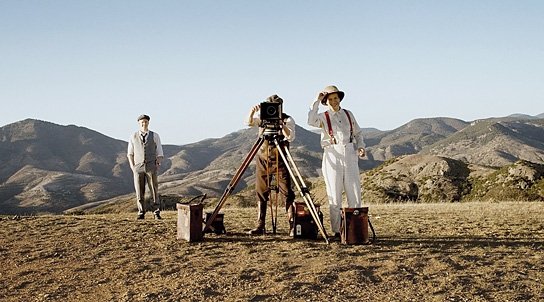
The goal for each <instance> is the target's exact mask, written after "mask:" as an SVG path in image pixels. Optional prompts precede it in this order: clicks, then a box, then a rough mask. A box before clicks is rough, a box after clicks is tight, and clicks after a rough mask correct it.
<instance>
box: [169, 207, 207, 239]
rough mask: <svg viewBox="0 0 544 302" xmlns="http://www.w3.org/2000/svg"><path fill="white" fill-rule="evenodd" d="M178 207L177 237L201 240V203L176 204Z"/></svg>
mask: <svg viewBox="0 0 544 302" xmlns="http://www.w3.org/2000/svg"><path fill="white" fill-rule="evenodd" d="M176 208H177V209H178V222H177V227H178V229H177V239H185V240H187V241H189V242H195V241H201V240H202V238H203V237H204V236H203V234H202V228H203V224H202V223H203V219H202V211H203V209H204V205H202V204H193V205H191V204H180V203H178V204H176Z"/></svg>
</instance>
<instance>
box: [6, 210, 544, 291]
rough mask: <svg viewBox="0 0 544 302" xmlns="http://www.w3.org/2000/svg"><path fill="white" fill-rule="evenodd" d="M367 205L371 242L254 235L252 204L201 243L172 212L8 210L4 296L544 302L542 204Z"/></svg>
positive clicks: (230, 214)
mask: <svg viewBox="0 0 544 302" xmlns="http://www.w3.org/2000/svg"><path fill="white" fill-rule="evenodd" d="M369 207H370V215H371V216H370V219H371V222H372V224H373V225H374V228H375V230H376V233H377V241H376V242H375V244H374V245H370V246H368V245H357V246H353V245H352V246H345V245H342V244H340V242H339V241H332V242H331V243H330V244H328V245H327V244H326V243H325V241H324V240H322V239H318V240H300V239H292V238H290V237H288V236H287V234H286V232H287V229H286V226H287V222H286V220H285V215H279V229H278V234H276V235H273V234H267V235H265V236H258V237H250V236H249V235H246V231H247V230H248V229H250V228H251V227H252V226H253V223H254V220H255V215H256V214H255V209H253V208H243V209H234V208H224V209H223V210H222V212H223V213H225V226H226V229H227V234H226V235H215V234H206V235H205V237H204V240H203V241H201V242H194V243H189V242H186V241H184V240H176V217H177V212H175V211H165V212H163V218H164V219H163V220H161V221H155V220H152V219H151V215H148V216H149V217H146V220H143V221H137V220H135V219H134V218H135V213H129V214H127V213H125V214H104V215H81V216H34V217H12V216H3V217H0V219H1V221H0V243H1V244H0V263H1V268H0V284H1V286H0V300H1V301H204V300H208V301H287V300H289V301H543V300H544V270H543V267H544V245H543V244H544V219H543V218H542V217H543V216H544V203H537V202H498V203H449V204H385V205H384V204H380V205H369ZM209 210H211V209H209ZM323 211H324V213H325V226H326V229H327V231H329V222H328V209H326V208H324V209H323ZM282 214H283V213H282Z"/></svg>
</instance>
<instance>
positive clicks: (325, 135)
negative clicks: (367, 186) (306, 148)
mask: <svg viewBox="0 0 544 302" xmlns="http://www.w3.org/2000/svg"><path fill="white" fill-rule="evenodd" d="M343 99H344V92H343V91H340V90H338V88H337V87H336V86H327V87H325V89H323V91H321V92H319V94H318V95H317V98H316V100H315V101H314V102H313V104H312V106H311V107H310V111H309V112H308V125H310V126H314V127H318V128H321V147H322V148H323V161H322V166H321V169H322V172H323V177H324V179H325V185H326V188H327V196H328V199H329V208H330V220H331V228H332V231H333V232H334V234H335V237H340V222H341V212H340V211H341V209H342V191H345V193H346V197H347V203H348V207H350V208H358V207H361V206H362V202H361V180H360V178H359V165H358V156H360V157H364V156H365V149H364V148H365V142H364V140H363V132H362V130H361V128H360V127H359V125H358V124H357V121H356V120H355V116H353V113H351V111H349V110H346V109H343V108H340V102H341V101H342V100H343ZM320 103H321V104H322V105H325V106H327V107H328V109H327V110H326V111H325V112H322V113H318V111H319V104H320Z"/></svg>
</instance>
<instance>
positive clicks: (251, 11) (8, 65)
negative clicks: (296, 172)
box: [0, 0, 544, 145]
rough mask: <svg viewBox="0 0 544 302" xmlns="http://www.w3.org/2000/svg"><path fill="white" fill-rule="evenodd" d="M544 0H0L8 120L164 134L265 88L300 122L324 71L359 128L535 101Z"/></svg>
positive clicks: (246, 102)
mask: <svg viewBox="0 0 544 302" xmlns="http://www.w3.org/2000/svg"><path fill="white" fill-rule="evenodd" d="M543 33H544V1H539V0H535V1H526V0H515V1H514V0H511V1H499V0H491V1H476V0H474V1H472V0H471V1H468V0H467V1H463V0H461V1H457V0H456V1H453V0H452V1H417V0H415V1H366V0H360V1H310V0H308V1H256V0H246V1H241V0H238V1H237V0H233V1H206V0H203V1H135V0H131V1H110V0H108V1H101V0H93V1H77V0H69V1H56V0H50V1H42V0H40V1H25V0H2V1H0V100H1V102H2V117H3V121H2V122H1V123H0V126H4V125H7V124H10V123H13V122H16V121H20V120H23V119H26V118H34V119H39V120H45V121H49V122H53V123H56V124H60V125H68V124H74V125H78V126H83V127H87V128H90V129H92V130H96V131H99V132H101V133H103V134H105V135H107V136H110V137H113V138H117V139H122V140H127V139H128V137H129V135H130V134H131V133H132V132H134V131H136V130H137V129H138V125H137V123H136V118H137V116H138V115H139V114H141V113H146V114H148V115H150V116H151V123H150V129H152V130H155V131H157V132H158V133H159V134H160V135H161V138H162V140H163V143H166V144H176V145H182V144H186V143H191V142H196V141H200V140H203V139H206V138H216V137H222V136H224V135H226V134H228V133H231V132H234V131H238V130H240V129H243V128H245V126H244V125H243V119H244V117H245V115H246V114H247V113H248V111H249V109H250V107H251V106H253V105H256V104H258V103H260V102H261V101H263V100H264V99H265V98H266V97H267V96H269V95H271V94H278V95H280V96H281V97H283V98H284V100H285V105H284V111H285V112H286V113H289V114H290V115H292V116H293V117H294V118H295V120H296V122H297V124H299V125H300V126H302V127H305V128H307V129H311V128H310V127H309V126H307V124H306V117H307V110H308V107H309V106H310V104H311V103H312V101H313V99H314V98H315V96H316V95H317V94H318V92H319V91H320V90H322V89H323V88H324V87H325V86H327V85H331V84H334V85H337V86H338V87H339V88H340V89H341V90H343V91H345V93H346V97H345V99H344V101H343V102H342V105H343V107H345V108H347V109H350V110H352V111H353V112H354V114H355V116H356V118H357V120H358V122H359V124H360V125H361V127H374V128H378V129H381V130H391V129H394V128H397V127H399V126H401V125H403V124H405V123H407V122H409V121H411V120H413V119H416V118H424V117H453V118H459V119H462V120H465V121H472V120H475V119H480V118H488V117H498V116H506V115H510V114H513V113H523V114H529V115H537V114H540V113H543V112H544V107H543V105H542V104H544V34H543Z"/></svg>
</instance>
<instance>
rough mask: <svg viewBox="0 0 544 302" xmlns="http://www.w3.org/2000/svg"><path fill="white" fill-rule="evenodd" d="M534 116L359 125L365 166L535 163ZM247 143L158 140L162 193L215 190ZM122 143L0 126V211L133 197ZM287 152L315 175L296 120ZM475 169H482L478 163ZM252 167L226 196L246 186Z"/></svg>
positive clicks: (314, 156)
mask: <svg viewBox="0 0 544 302" xmlns="http://www.w3.org/2000/svg"><path fill="white" fill-rule="evenodd" d="M542 137H544V120H543V119H538V118H535V117H532V118H525V117H513V116H510V117H505V118H490V119H484V120H479V121H475V122H472V123H469V122H465V121H462V120H459V119H453V118H425V119H416V120H413V121H410V122H409V123H407V124H405V125H403V126H401V127H399V128H397V129H394V130H390V131H378V130H376V129H373V130H372V131H365V140H366V144H367V154H368V157H367V158H366V159H364V160H361V161H360V162H359V164H360V167H361V169H362V170H363V171H370V170H372V169H375V168H377V167H378V166H380V165H382V164H384V163H386V162H388V161H391V160H393V159H395V158H398V157H399V156H405V155H410V154H421V155H426V156H435V157H440V158H451V159H453V160H456V161H459V162H462V163H465V164H467V165H468V166H469V167H470V168H471V169H479V170H482V169H483V168H481V169H480V168H474V167H484V168H485V167H488V168H490V169H491V170H489V171H490V172H491V171H495V170H497V169H498V168H500V167H504V166H507V165H510V164H513V163H515V162H517V161H518V160H525V161H528V162H532V163H536V164H544V144H543V142H542ZM256 140H257V133H256V130H255V129H242V130H239V131H236V132H233V133H230V134H228V135H226V136H224V137H222V138H217V139H204V140H202V141H199V142H196V143H193V144H188V145H182V146H176V145H165V146H163V147H164V151H165V160H164V161H163V165H162V166H161V172H160V175H159V177H160V192H161V194H164V195H173V196H195V195H198V194H202V193H206V194H208V195H209V196H211V197H218V196H220V195H221V194H222V193H223V191H224V190H225V188H226V186H227V184H228V183H229V182H230V180H231V179H232V177H233V175H234V173H235V172H236V170H237V169H238V167H239V166H240V164H241V163H242V161H243V160H244V158H245V157H246V156H247V154H248V152H249V150H250V149H251V147H252V146H253V145H254V143H255V142H256ZM126 145H127V142H125V141H121V140H116V139H112V138H110V137H108V136H106V135H103V134H101V133H98V132H96V131H93V130H90V129H87V128H83V127H78V126H74V125H68V126H62V125H57V124H54V123H50V122H45V121H39V120H34V119H27V120H23V121H20V122H17V123H13V124H9V125H6V126H3V127H1V128H0V159H1V163H0V214H40V213H61V212H63V211H64V210H67V209H71V208H75V207H78V206H84V205H89V204H95V205H100V204H101V202H104V201H107V200H112V199H115V198H119V197H122V199H131V198H132V197H131V196H132V195H131V194H133V187H132V172H131V171H130V168H129V166H128V162H127V159H126V155H125V153H126ZM291 153H292V155H293V158H294V160H295V161H296V164H297V166H298V168H299V169H300V170H301V174H302V175H303V176H304V177H306V178H308V179H315V181H314V182H319V176H320V166H321V154H322V152H321V147H320V146H319V134H317V133H315V132H313V131H308V130H306V129H304V128H302V127H299V126H297V138H296V140H295V141H294V142H293V143H292V145H291ZM484 170H485V169H484ZM253 171H254V166H253V164H252V165H250V166H249V168H248V170H247V171H246V173H245V174H244V175H243V176H242V178H241V180H240V182H239V183H238V185H237V187H236V190H235V192H234V193H237V192H239V191H242V190H243V189H245V188H250V187H251V185H252V184H253Z"/></svg>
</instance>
